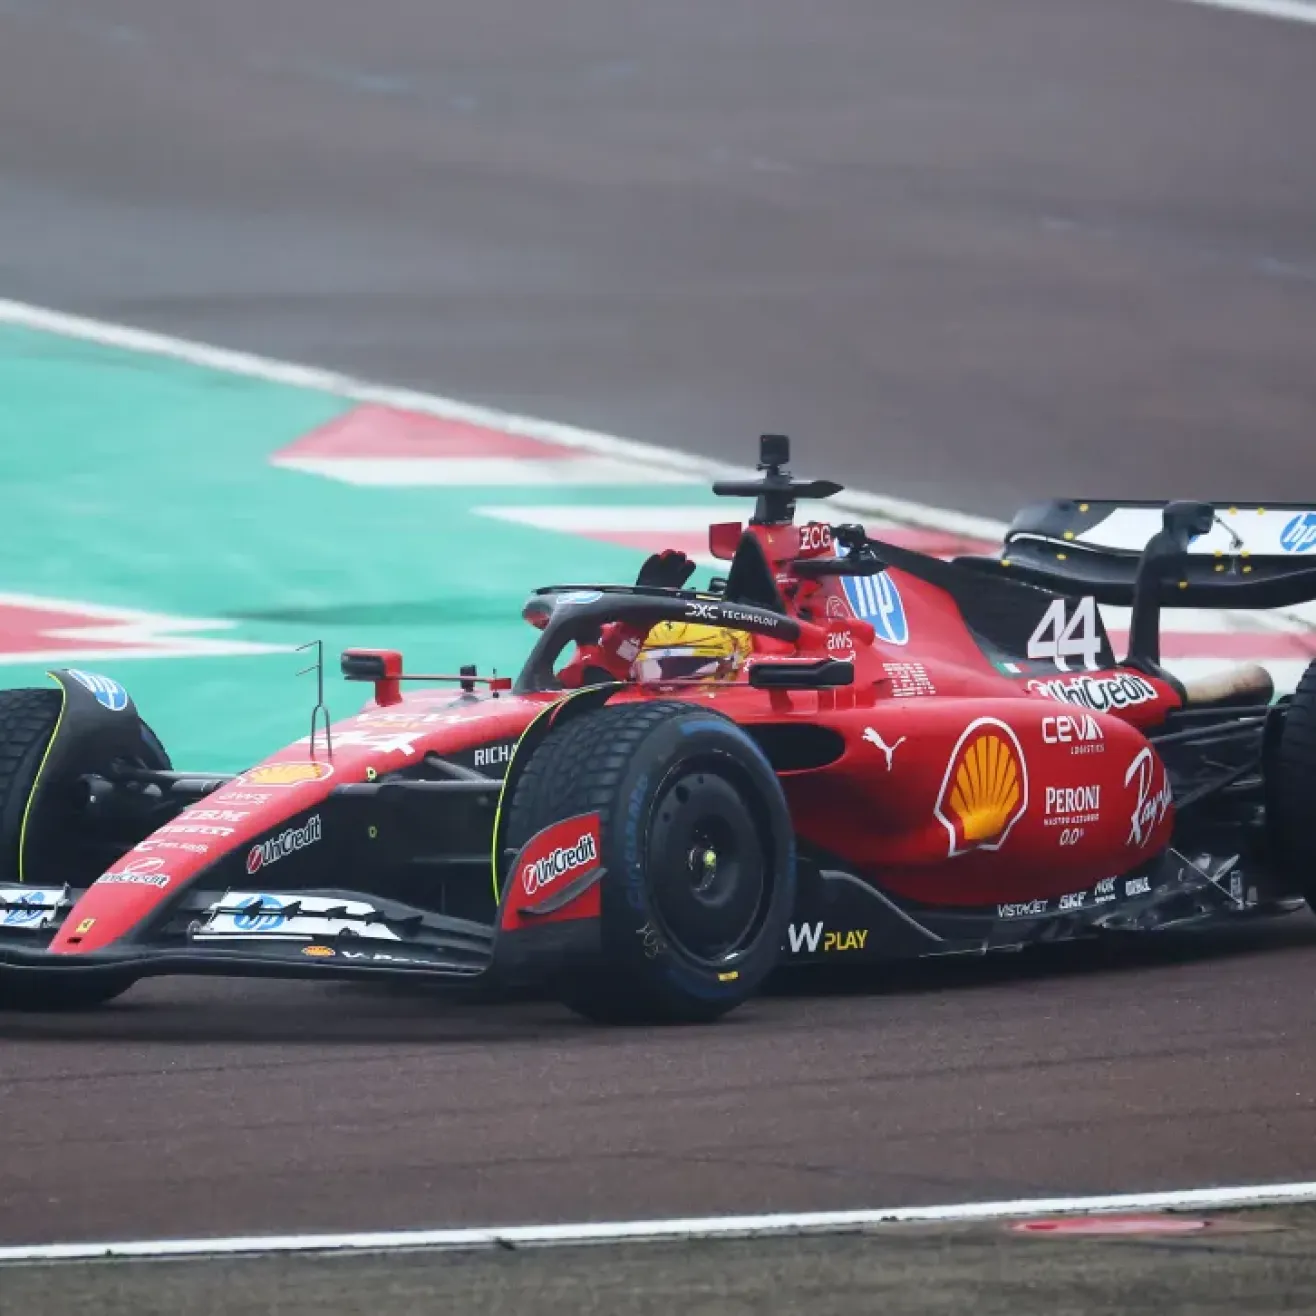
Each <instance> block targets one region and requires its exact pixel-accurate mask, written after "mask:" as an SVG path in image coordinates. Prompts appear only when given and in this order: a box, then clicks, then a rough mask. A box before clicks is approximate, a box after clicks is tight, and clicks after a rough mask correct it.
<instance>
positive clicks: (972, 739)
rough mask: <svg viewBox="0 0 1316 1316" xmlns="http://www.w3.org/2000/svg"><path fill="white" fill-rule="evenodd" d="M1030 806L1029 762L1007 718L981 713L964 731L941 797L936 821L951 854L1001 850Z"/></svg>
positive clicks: (947, 766) (942, 787) (946, 776)
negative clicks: (939, 825)
mask: <svg viewBox="0 0 1316 1316" xmlns="http://www.w3.org/2000/svg"><path fill="white" fill-rule="evenodd" d="M1027 808H1028V764H1027V762H1026V761H1025V759H1024V752H1023V748H1022V747H1021V746H1020V744H1019V738H1018V736H1016V735H1015V734H1014V732H1013V731H1012V730H1011V729H1010V728H1009V727H1008V726H1006V724H1005V723H1004V722H1001V721H999V720H998V719H997V718H994V717H980V718H978V719H976V720H975V721H973V722H970V723H969V725H968V727H966V728H965V731H964V734H963V735H962V736H960V738H959V741H958V742H957V743H956V745H955V749H954V751H953V752H952V754H951V756H950V762H949V763H947V765H946V775H945V777H944V778H943V779H942V783H941V792H940V794H939V795H938V796H937V808H936V814H937V821H938V822H940V823H941V825H942V826H943V827H944V828H945V829H946V832H947V834H948V835H949V837H950V849H949V851H948V854H949V857H950V858H952V859H954V858H955V856H956V855H962V854H968V853H970V852H971V851H973V850H999V849H1000V848H1001V846H1003V845H1004V844H1005V841H1006V838H1007V837H1008V836H1009V835H1010V830H1011V829H1012V828H1013V827H1014V825H1015V823H1017V822H1018V821H1019V819H1020V818H1021V817H1023V814H1024V810H1025V809H1027Z"/></svg>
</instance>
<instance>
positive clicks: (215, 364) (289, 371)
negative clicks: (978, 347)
mask: <svg viewBox="0 0 1316 1316" xmlns="http://www.w3.org/2000/svg"><path fill="white" fill-rule="evenodd" d="M1301 7H1302V8H1304V9H1311V10H1313V11H1316V3H1312V4H1304V5H1303V6H1301ZM0 324H10V325H13V326H15V327H17V328H22V329H33V330H40V331H43V332H46V333H51V334H61V335H63V336H64V337H67V338H74V339H79V340H81V341H83V342H90V343H98V344H100V345H101V346H103V347H111V348H119V349H122V350H125V351H131V352H140V353H144V354H146V355H150V356H162V357H168V358H170V359H172V360H176V361H183V362H185V363H188V364H190V365H195V366H200V367H202V368H204V369H208V370H221V371H225V372H226V373H228V374H232V375H239V376H245V377H247V378H249V379H259V380H263V381H265V382H267V383H275V384H285V385H287V386H288V387H291V388H305V389H314V390H318V391H320V392H323V393H331V394H334V395H335V396H337V397H342V398H348V399H350V400H352V401H355V402H362V403H375V404H378V405H380V406H386V407H399V408H402V409H404V410H409V411H416V412H420V413H422V414H424V415H429V416H438V417H441V418H442V419H445V420H458V421H465V422H468V423H470V424H473V425H483V426H486V427H488V428H491V429H501V430H503V431H504V432H506V433H508V434H518V435H523V436H525V437H526V438H532V439H542V440H543V441H544V442H546V443H555V444H560V445H562V446H564V447H572V448H578V449H580V450H582V451H583V452H588V453H592V454H595V455H596V456H599V457H605V458H610V459H614V460H618V461H622V462H627V463H641V464H643V465H644V466H646V467H649V468H650V469H652V470H659V469H661V470H665V471H667V472H671V473H676V474H679V475H681V476H684V477H688V478H699V479H704V480H711V479H719V478H720V479H725V478H728V477H734V476H744V475H747V474H752V472H751V471H749V470H747V469H746V468H743V467H733V466H728V465H725V464H723V463H721V462H716V461H712V460H710V459H708V458H706V457H698V456H695V455H693V454H691V453H684V452H680V451H678V450H677V449H669V448H663V447H658V446H657V445H655V444H649V443H639V442H636V441H635V440H632V439H621V438H618V437H617V436H616V435H612V434H601V433H598V432H596V431H593V430H584V429H578V428H576V427H575V426H572V425H559V424H557V423H555V422H553V421H545V420H536V419H534V418H533V417H531V416H521V415H517V414H514V413H512V412H504V411H497V410H494V409H493V408H489V407H476V406H471V405H469V404H467V403H465V402H459V401H457V400H456V399H454V398H446V397H441V396H439V395H437V394H433V393H421V392H417V391H415V390H412V389H401V388H389V387H384V386H380V385H376V384H371V383H367V382H366V381H365V380H361V379H357V378H355V377H353V376H351V375H345V374H341V373H339V372H337V371H332V370H320V369H317V368H316V367H313V366H302V365H295V364H292V363H290V362H286V361H276V360H272V359H270V358H269V357H263V356H255V355H253V354H251V353H248V352H233V351H229V350H228V349H226V348H219V347H212V346H209V345H207V344H205V343H197V342H193V341H190V340H188V339H183V338H174V337H171V336H170V335H167V334H157V333H152V332H150V331H148V330H143V329H130V328H126V327H125V326H123V325H116V324H109V323H106V322H104V321H100V320H92V319H88V318H86V317H84V316H78V315H66V314H64V313H63V312H61V311H51V310H47V309H45V308H43V307H40V306H32V305H29V304H28V303H26V302H16V301H9V300H6V299H3V298H0ZM827 506H828V507H829V508H830V509H831V510H832V511H833V512H841V513H847V512H848V513H851V514H853V515H857V516H859V517H863V518H868V517H879V518H882V519H885V520H889V521H892V522H895V523H897V524H902V525H908V526H919V527H924V528H926V529H930V530H938V531H942V532H944V533H946V534H951V535H962V536H964V537H965V538H968V539H984V540H994V541H999V540H1000V539H1001V538H1002V537H1003V536H1004V534H1005V531H1006V529H1007V526H1006V524H1005V522H1003V521H995V520H991V519H990V518H987V517H981V516H973V515H970V514H968V513H964V512H954V511H949V510H947V509H946V508H941V507H930V506H928V505H927V504H925V503H915V502H910V501H908V500H906V499H903V498H889V497H887V496H885V495H883V494H874V493H869V492H867V491H865V490H861V489H847V490H845V492H844V493H842V494H839V495H837V497H835V498H833V499H829V500H828V503H827ZM481 510H483V511H486V512H488V511H489V509H481ZM1257 615H1258V616H1262V615H1265V616H1266V617H1267V624H1269V625H1272V626H1275V627H1276V628H1279V629H1293V626H1294V623H1297V624H1298V625H1299V626H1300V627H1303V628H1306V627H1309V626H1312V625H1313V624H1316V604H1313V605H1304V607H1303V608H1302V609H1276V610H1275V611H1274V612H1272V613H1269V614H1260V613H1259V614H1257ZM1286 619H1287V620H1286Z"/></svg>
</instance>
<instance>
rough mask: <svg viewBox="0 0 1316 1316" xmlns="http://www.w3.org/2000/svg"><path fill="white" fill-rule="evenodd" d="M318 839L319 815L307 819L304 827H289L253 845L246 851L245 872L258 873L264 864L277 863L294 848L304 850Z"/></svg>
mask: <svg viewBox="0 0 1316 1316" xmlns="http://www.w3.org/2000/svg"><path fill="white" fill-rule="evenodd" d="M319 839H320V815H319V814H318V813H317V814H316V815H315V816H314V817H313V818H311V819H309V820H308V821H307V823H306V825H305V826H304V827H289V828H288V830H287V831H284V832H280V833H279V834H278V836H274V837H271V838H270V839H269V840H268V841H262V842H261V843H260V844H259V845H253V846H252V847H251V849H250V851H248V853H247V872H249V873H259V872H260V870H261V869H262V868H264V867H265V865H266V864H277V863H278V862H279V860H280V859H285V858H287V856H288V855H290V854H292V853H293V851H294V850H305V849H306V847H307V846H308V845H314V844H315V843H316V841H318V840H319Z"/></svg>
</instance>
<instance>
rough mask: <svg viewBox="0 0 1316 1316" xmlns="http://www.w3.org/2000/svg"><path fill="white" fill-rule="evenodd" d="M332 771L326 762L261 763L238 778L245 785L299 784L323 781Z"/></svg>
mask: <svg viewBox="0 0 1316 1316" xmlns="http://www.w3.org/2000/svg"><path fill="white" fill-rule="evenodd" d="M333 772H334V770H333V767H332V766H331V765H330V764H328V763H262V764H261V765H260V766H259V767H257V768H252V769H251V770H250V771H249V772H244V773H243V774H242V776H241V777H239V778H238V780H239V781H241V782H242V783H243V785H245V786H300V785H301V784H302V783H303V782H307V781H323V780H324V779H325V778H326V777H331V776H333Z"/></svg>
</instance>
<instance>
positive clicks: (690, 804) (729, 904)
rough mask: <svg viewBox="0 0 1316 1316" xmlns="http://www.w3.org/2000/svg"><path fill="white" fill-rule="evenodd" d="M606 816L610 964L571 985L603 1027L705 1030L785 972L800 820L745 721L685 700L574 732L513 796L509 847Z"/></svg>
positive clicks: (602, 713)
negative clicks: (576, 819)
mask: <svg viewBox="0 0 1316 1316" xmlns="http://www.w3.org/2000/svg"><path fill="white" fill-rule="evenodd" d="M583 813H597V814H598V815H599V818H600V838H601V842H602V849H601V854H600V861H601V863H602V866H603V868H604V869H605V877H604V879H603V889H602V892H601V915H600V918H601V942H602V956H601V959H600V962H599V963H598V964H597V965H595V966H593V967H591V968H588V969H585V970H583V971H581V970H575V971H573V972H572V973H571V974H570V976H569V977H568V978H567V979H566V980H565V981H564V982H562V983H561V984H560V986H559V994H560V996H561V998H562V1000H563V1001H564V1003H565V1004H567V1005H568V1006H569V1007H570V1008H571V1009H573V1010H575V1011H576V1012H577V1013H578V1014H581V1015H583V1016H584V1017H586V1018H588V1019H591V1020H594V1021H595V1022H599V1023H701V1022H708V1021H711V1020H713V1019H716V1018H719V1017H720V1016H722V1015H724V1014H726V1013H727V1012H728V1011H730V1010H733V1009H735V1008H736V1007H737V1006H738V1005H740V1004H742V1003H743V1002H744V1001H746V1000H748V999H749V998H750V997H751V996H752V995H753V994H754V993H755V992H756V991H757V990H758V988H759V987H760V986H761V985H762V983H763V980H764V979H765V978H766V977H767V976H768V974H770V973H771V972H772V970H773V969H774V968H775V967H776V965H777V962H778V959H779V956H780V949H781V945H782V943H783V941H784V940H785V936H786V927H787V924H788V923H789V921H790V917H791V913H792V910H793V908H794V902H795V849H794V832H793V828H792V825H791V820H790V813H789V810H788V809H787V806H786V801H785V797H784V796H783V794H782V790H781V785H780V783H779V782H778V780H777V776H776V773H775V772H774V771H773V769H772V766H771V764H770V763H769V762H768V760H767V758H766V757H765V756H764V754H763V753H762V751H761V750H760V749H759V748H758V746H757V745H756V744H755V743H754V741H753V740H752V739H751V738H750V737H749V736H748V735H747V734H746V733H745V732H744V731H743V730H741V728H740V727H738V726H737V725H736V724H735V723H734V722H731V721H729V720H728V719H727V718H725V717H722V716H720V715H718V714H715V713H712V712H710V711H709V710H707V709H703V708H698V707H695V706H693V705H690V704H685V703H680V702H677V701H662V702H654V703H624V704H615V705H611V706H608V707H604V708H600V709H597V710H594V711H592V712H589V713H584V714H581V715H580V716H579V717H577V718H575V719H573V720H571V721H568V722H567V723H566V725H565V726H563V727H562V728H561V729H560V730H558V731H556V732H555V733H553V734H552V735H550V736H549V738H548V739H547V740H546V741H545V742H544V743H543V745H541V746H540V747H539V749H538V750H537V751H536V752H535V754H534V755H533V757H532V758H531V760H530V762H529V763H528V764H527V765H526V769H525V772H524V773H523V774H522V776H521V777H520V779H519V780H518V781H517V783H516V786H515V788H514V791H513V797H512V801H511V805H510V811H509V816H508V824H507V833H506V836H507V844H508V846H509V848H513V849H516V850H519V849H520V847H521V846H523V845H524V844H525V843H526V842H527V841H528V840H529V839H530V838H531V837H532V836H534V835H535V834H536V833H537V832H539V831H540V830H542V829H543V828H545V827H547V826H550V825H552V824H553V823H555V822H558V821H560V820H562V819H564V818H569V817H573V816H576V815H579V814H583Z"/></svg>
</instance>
